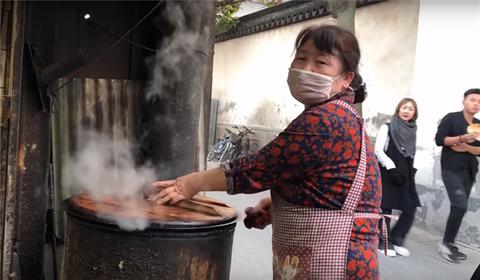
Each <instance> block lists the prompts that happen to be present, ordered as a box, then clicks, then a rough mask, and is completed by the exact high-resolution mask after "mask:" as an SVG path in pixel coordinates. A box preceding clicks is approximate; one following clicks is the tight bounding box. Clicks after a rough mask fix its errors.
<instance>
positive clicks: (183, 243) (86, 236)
mask: <svg viewBox="0 0 480 280" xmlns="http://www.w3.org/2000/svg"><path fill="white" fill-rule="evenodd" d="M66 203H67V225H66V233H65V234H66V238H65V250H64V257H63V264H62V273H61V279H64V280H74V279H82V280H87V279H88V280H89V279H96V280H99V279H109V280H110V279H195V280H203V279H212V280H213V279H215V280H218V279H229V274H230V261H231V252H232V242H233V233H234V230H235V225H236V217H237V215H236V212H235V209H233V208H231V207H228V206H227V205H225V204H223V203H222V202H219V201H215V200H213V199H210V198H207V197H204V196H201V197H196V198H195V199H194V200H190V201H184V202H182V203H180V204H179V205H177V206H165V205H154V204H151V203H149V202H148V201H144V202H141V203H138V202H135V203H134V204H132V203H126V204H125V203H124V202H120V201H119V200H118V199H115V198H110V199H104V200H102V201H101V202H95V201H93V200H92V199H91V198H90V197H89V196H87V195H78V196H74V197H72V198H70V199H68V200H67V201H66ZM115 221H116V222H115ZM118 222H120V226H119V225H117V224H118ZM144 222H147V223H148V226H147V227H146V228H145V229H143V230H127V229H122V225H123V226H125V225H128V224H129V223H132V224H133V225H137V226H138V225H141V224H142V223H144ZM122 223H123V224H122ZM132 224H131V225H132ZM131 225H130V226H131Z"/></svg>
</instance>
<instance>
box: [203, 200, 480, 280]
mask: <svg viewBox="0 0 480 280" xmlns="http://www.w3.org/2000/svg"><path fill="white" fill-rule="evenodd" d="M207 195H208V196H211V197H215V198H218V199H220V200H222V201H224V202H226V203H227V204H229V205H230V206H232V207H235V208H236V209H237V210H238V211H242V212H243V209H244V208H245V207H247V206H252V205H255V203H256V201H258V200H259V199H260V198H262V197H265V196H267V195H268V192H264V193H260V194H253V195H233V196H232V195H228V194H224V193H213V192H210V193H208V194H207ZM271 233H272V232H271V227H270V226H269V227H267V228H266V229H264V230H257V229H247V228H245V226H244V225H243V222H242V221H241V220H239V221H238V223H237V227H236V229H235V237H234V242H233V253H232V264H231V273H230V279H231V280H250V279H252V280H254V279H255V280H256V279H272V272H271V261H272V257H271V249H272V246H271ZM439 240H440V236H436V235H432V234H430V233H428V232H426V231H423V230H421V229H419V228H416V227H413V228H412V230H411V231H410V234H409V236H408V239H407V244H406V247H407V248H409V249H410V252H411V256H410V257H408V258H406V257H401V256H397V257H386V256H384V255H382V254H379V259H380V264H379V265H380V276H381V279H387V280H433V279H434V280H443V279H445V280H468V279H470V278H471V276H472V274H473V272H474V271H475V269H476V268H477V266H478V265H479V264H480V251H479V250H478V249H472V248H468V247H465V246H462V245H461V244H459V248H460V250H461V251H462V252H464V253H465V254H467V256H468V258H467V260H466V261H463V262H461V263H459V264H454V263H450V262H448V261H446V260H444V259H442V258H441V256H440V255H439V253H438V251H437V249H438V242H439Z"/></svg>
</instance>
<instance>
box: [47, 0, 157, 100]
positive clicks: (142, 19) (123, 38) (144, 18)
mask: <svg viewBox="0 0 480 280" xmlns="http://www.w3.org/2000/svg"><path fill="white" fill-rule="evenodd" d="M163 2H165V0H161V1H159V2H158V3H157V4H156V5H155V6H154V7H153V8H152V9H151V10H150V11H149V12H148V13H147V14H146V15H145V16H144V17H143V18H141V19H140V20H139V21H138V22H137V23H136V24H135V25H134V26H132V27H131V28H130V29H129V30H128V31H127V32H125V33H124V34H123V35H122V36H120V38H119V39H118V40H116V41H115V42H114V43H113V44H112V45H110V47H108V48H107V49H106V50H105V51H104V52H103V53H102V54H101V55H100V56H98V57H97V58H96V59H95V60H94V61H93V62H92V63H90V64H87V65H95V64H96V63H98V62H99V61H100V60H101V59H103V58H104V57H105V56H106V55H107V54H108V53H109V52H110V51H111V50H112V49H113V48H114V47H115V46H117V45H118V44H119V43H120V42H121V41H123V40H126V39H125V37H127V36H128V35H129V34H130V33H132V31H133V30H135V29H136V28H137V27H138V26H139V25H140V24H142V23H143V22H144V21H145V20H146V19H147V18H148V17H149V16H150V15H151V14H152V13H153V12H154V11H155V10H156V9H157V8H158V7H159V6H160V5H161V4H162V3H163ZM83 18H84V19H85V20H89V19H90V15H89V14H85V15H84V16H83ZM87 65H85V66H83V67H80V68H78V69H77V70H75V71H74V72H73V73H72V74H75V73H77V72H78V71H80V70H81V69H83V68H84V67H86V66H87ZM73 79H74V78H70V79H68V80H67V81H66V82H64V83H63V84H61V85H60V86H58V87H57V88H56V89H54V90H52V91H51V92H50V95H53V96H54V97H55V93H56V92H57V91H59V90H61V89H62V88H63V87H65V86H66V85H68V84H69V83H71V82H72V81H73Z"/></svg>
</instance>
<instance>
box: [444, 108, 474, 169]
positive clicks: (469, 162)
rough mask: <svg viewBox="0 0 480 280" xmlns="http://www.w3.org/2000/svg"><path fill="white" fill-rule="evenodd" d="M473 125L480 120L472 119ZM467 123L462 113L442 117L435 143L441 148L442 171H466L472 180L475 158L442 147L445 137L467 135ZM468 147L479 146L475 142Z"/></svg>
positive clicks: (468, 154)
mask: <svg viewBox="0 0 480 280" xmlns="http://www.w3.org/2000/svg"><path fill="white" fill-rule="evenodd" d="M473 123H480V120H478V119H476V118H473ZM467 126H468V122H467V121H466V120H465V117H464V116H463V111H460V112H453V113H448V114H447V115H445V117H443V119H442V121H441V122H440V124H439V125H438V129H437V134H436V135H435V142H436V144H437V145H438V146H442V156H441V160H440V163H441V166H442V169H443V170H452V171H456V170H465V169H466V170H468V171H469V172H470V175H471V176H472V178H475V175H476V174H477V171H478V160H477V157H476V156H474V155H472V154H470V153H458V152H455V151H454V150H452V148H450V147H448V146H444V145H443V142H444V141H445V137H447V136H450V137H452V136H459V135H463V134H466V133H467ZM469 145H473V146H480V142H479V141H475V142H473V143H471V144H469Z"/></svg>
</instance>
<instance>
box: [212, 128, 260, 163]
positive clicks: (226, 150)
mask: <svg viewBox="0 0 480 280" xmlns="http://www.w3.org/2000/svg"><path fill="white" fill-rule="evenodd" d="M233 128H234V129H236V130H238V133H235V132H233V131H231V130H230V129H228V128H226V129H225V130H226V131H227V134H226V135H225V136H224V137H223V138H222V139H220V141H219V142H217V143H216V144H215V146H214V147H213V149H212V150H211V151H210V152H209V153H208V155H207V160H208V161H211V160H213V159H215V158H216V159H218V160H219V161H220V162H222V161H225V160H227V159H232V158H236V157H238V156H239V155H240V154H241V152H242V150H243V149H244V147H243V146H244V142H243V141H244V140H243V138H244V137H245V136H246V135H247V134H253V135H254V134H255V133H254V132H253V131H251V130H250V129H249V128H248V127H246V126H243V125H242V126H241V127H239V126H237V125H235V126H233Z"/></svg>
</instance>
